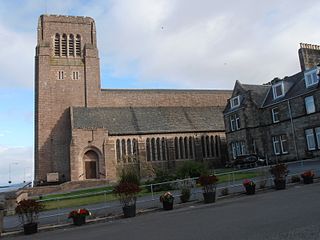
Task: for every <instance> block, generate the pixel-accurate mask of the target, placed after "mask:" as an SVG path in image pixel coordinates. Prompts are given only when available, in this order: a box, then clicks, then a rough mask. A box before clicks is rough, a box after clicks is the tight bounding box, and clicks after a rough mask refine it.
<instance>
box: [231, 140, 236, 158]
mask: <svg viewBox="0 0 320 240" xmlns="http://www.w3.org/2000/svg"><path fill="white" fill-rule="evenodd" d="M231 149H232V157H233V159H235V158H236V157H237V149H236V144H235V143H234V142H232V143H231Z"/></svg>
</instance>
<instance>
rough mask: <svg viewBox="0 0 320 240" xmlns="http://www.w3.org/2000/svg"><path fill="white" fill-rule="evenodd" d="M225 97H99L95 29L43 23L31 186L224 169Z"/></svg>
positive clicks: (77, 20) (182, 93) (149, 93)
mask: <svg viewBox="0 0 320 240" xmlns="http://www.w3.org/2000/svg"><path fill="white" fill-rule="evenodd" d="M231 94H232V91H228V90H173V89H166V90H163V89H155V90H147V89H101V87H100V68H99V54H98V48H97V35H96V28H95V22H94V20H93V19H92V18H90V17H75V16H60V15H59V16H58V15H42V16H40V17H39V22H38V29H37V46H36V54H35V185H45V184H54V183H62V182H67V181H80V180H88V179H105V180H108V181H111V182H113V181H116V180H117V177H118V175H119V171H121V169H123V168H134V169H136V170H137V171H138V173H139V175H140V177H142V178H149V177H152V176H153V175H154V173H155V170H156V169H176V168H177V167H179V166H180V165H181V164H183V163H184V162H186V161H200V162H205V163H207V164H209V165H210V166H219V165H223V164H224V162H225V161H226V156H227V153H226V140H225V128H224V121H223V114H222V111H223V109H224V107H225V105H226V103H227V101H228V99H229V98H230V96H231Z"/></svg>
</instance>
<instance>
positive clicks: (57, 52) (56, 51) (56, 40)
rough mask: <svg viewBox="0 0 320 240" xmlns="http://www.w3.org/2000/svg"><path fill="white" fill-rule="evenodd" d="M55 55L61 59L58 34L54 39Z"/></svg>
mask: <svg viewBox="0 0 320 240" xmlns="http://www.w3.org/2000/svg"><path fill="white" fill-rule="evenodd" d="M54 55H55V56H57V57H60V34H59V33H56V35H55V37H54Z"/></svg>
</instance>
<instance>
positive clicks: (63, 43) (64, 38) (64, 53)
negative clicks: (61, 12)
mask: <svg viewBox="0 0 320 240" xmlns="http://www.w3.org/2000/svg"><path fill="white" fill-rule="evenodd" d="M61 56H64V57H66V56H67V35H66V34H63V35H62V39H61Z"/></svg>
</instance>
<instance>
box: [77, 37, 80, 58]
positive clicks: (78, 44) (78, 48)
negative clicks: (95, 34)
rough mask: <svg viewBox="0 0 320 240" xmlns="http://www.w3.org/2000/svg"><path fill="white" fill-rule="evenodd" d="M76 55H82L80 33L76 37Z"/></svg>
mask: <svg viewBox="0 0 320 240" xmlns="http://www.w3.org/2000/svg"><path fill="white" fill-rule="evenodd" d="M76 56H77V57H80V56H81V37H80V35H77V37H76Z"/></svg>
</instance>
